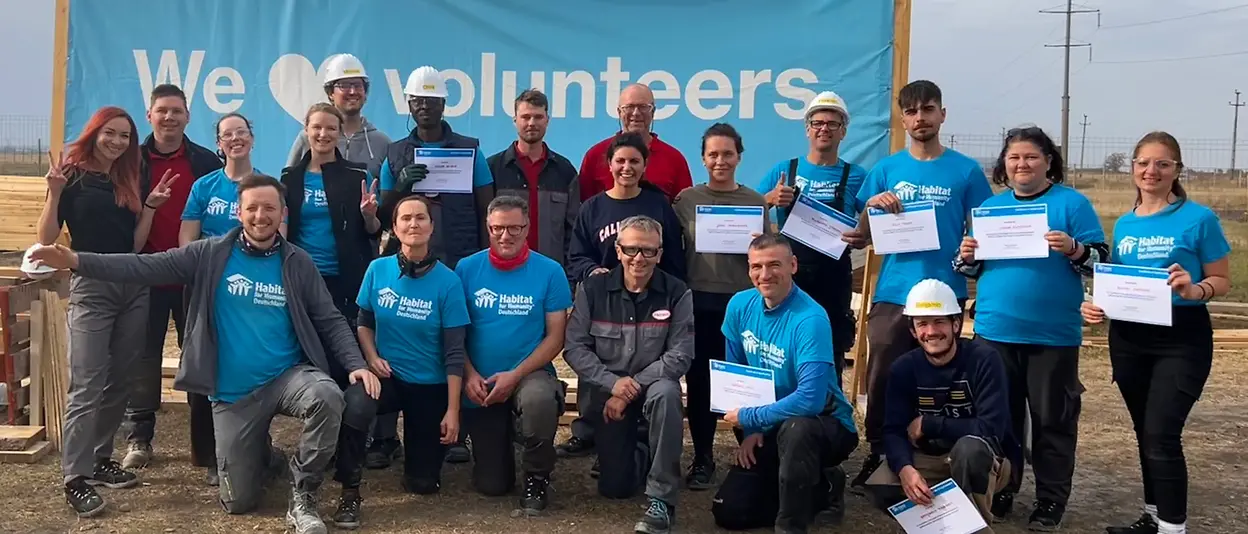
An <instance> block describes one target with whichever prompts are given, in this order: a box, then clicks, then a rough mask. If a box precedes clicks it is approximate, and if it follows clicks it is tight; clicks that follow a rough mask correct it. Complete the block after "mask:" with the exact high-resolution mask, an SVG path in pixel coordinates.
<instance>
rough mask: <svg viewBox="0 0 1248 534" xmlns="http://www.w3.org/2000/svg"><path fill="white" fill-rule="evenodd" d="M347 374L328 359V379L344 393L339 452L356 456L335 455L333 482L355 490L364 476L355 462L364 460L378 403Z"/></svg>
mask: <svg viewBox="0 0 1248 534" xmlns="http://www.w3.org/2000/svg"><path fill="white" fill-rule="evenodd" d="M348 375H350V373H348V372H347V370H346V369H345V368H344V367H343V366H342V364H341V363H339V362H338V360H337V359H335V358H334V357H333V356H330V357H329V376H330V378H333V379H334V383H335V384H337V385H338V389H341V390H342V392H343V395H342V397H343V406H344V407H343V410H342V423H341V424H340V425H339V427H338V451H345V450H347V449H352V450H353V451H354V452H356V454H344V453H342V452H339V453H338V455H337V456H336V458H335V461H334V467H335V468H336V473H335V475H334V480H337V481H338V482H341V483H343V485H344V486H348V487H355V486H358V485H359V484H360V479H361V477H362V476H363V464H362V463H361V462H359V461H356V459H357V458H359V459H360V460H361V461H362V460H363V458H364V450H365V449H364V448H365V447H366V444H365V442H366V441H367V436H368V429H369V426H370V425H372V423H373V419H375V418H376V417H377V404H378V401H377V400H374V399H373V398H372V397H369V396H368V392H367V391H364V383H363V382H356V383H355V384H352V383H351V378H350V377H349V376H348ZM439 421H440V420H439ZM359 436H364V437H365V439H364V440H360V439H358V437H359Z"/></svg>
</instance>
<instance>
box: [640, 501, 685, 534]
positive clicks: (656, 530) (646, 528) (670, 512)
mask: <svg viewBox="0 0 1248 534" xmlns="http://www.w3.org/2000/svg"><path fill="white" fill-rule="evenodd" d="M675 523H676V508H675V507H674V506H671V505H669V504H667V503H666V502H664V501H663V500H661V499H655V498H654V497H651V498H650V507H649V508H646V513H645V515H643V516H641V521H638V522H637V524H636V525H634V526H633V531H634V532H636V533H637V534H667V533H668V532H671V531H672V526H673V525H674V524H675Z"/></svg>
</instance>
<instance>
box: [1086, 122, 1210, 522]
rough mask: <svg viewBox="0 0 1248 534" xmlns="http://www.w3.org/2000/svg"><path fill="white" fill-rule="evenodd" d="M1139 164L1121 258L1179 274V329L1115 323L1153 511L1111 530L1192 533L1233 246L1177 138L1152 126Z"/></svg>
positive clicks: (1122, 382)
mask: <svg viewBox="0 0 1248 534" xmlns="http://www.w3.org/2000/svg"><path fill="white" fill-rule="evenodd" d="M1131 170H1132V175H1133V178H1134V181H1135V187H1136V192H1137V196H1136V201H1135V209H1133V210H1131V211H1130V212H1127V213H1126V214H1124V215H1123V216H1122V217H1120V218H1119V219H1118V222H1117V223H1115V224H1114V248H1113V250H1112V252H1113V257H1112V260H1111V262H1112V263H1114V264H1120V265H1127V266H1135V267H1149V268H1160V269H1165V270H1167V271H1169V277H1168V279H1167V282H1168V284H1169V286H1170V288H1171V292H1172V294H1171V302H1172V304H1173V306H1172V309H1171V315H1170V326H1157V325H1151V324H1143V323H1137V322H1129V321H1124V320H1113V321H1110V324H1109V357H1110V363H1111V364H1112V366H1113V378H1114V382H1115V383H1117V384H1118V390H1119V392H1121V393H1122V399H1123V401H1124V402H1125V403H1126V405H1127V411H1128V412H1130V414H1131V422H1132V424H1133V425H1134V426H1135V437H1136V440H1137V441H1138V442H1139V448H1140V467H1141V474H1142V475H1143V479H1144V512H1145V513H1144V514H1143V515H1142V516H1140V518H1139V519H1138V520H1136V522H1135V523H1133V524H1131V525H1128V526H1114V527H1109V528H1107V529H1106V532H1108V533H1109V534H1142V533H1149V534H1151V533H1161V534H1182V533H1186V532H1187V463H1186V461H1185V460H1184V458H1183V441H1182V434H1183V425H1184V424H1185V423H1186V421H1187V416H1188V414H1189V413H1191V410H1192V406H1193V405H1194V404H1195V403H1196V401H1197V399H1199V398H1200V394H1201V390H1203V389H1204V386H1205V380H1206V379H1208V378H1209V370H1210V367H1211V366H1212V363H1213V326H1212V324H1211V322H1210V319H1209V309H1208V308H1207V307H1206V306H1205V303H1206V302H1208V301H1209V300H1210V299H1213V298H1214V297H1217V296H1219V295H1225V294H1226V292H1227V291H1229V290H1230V287H1231V281H1230V278H1229V272H1230V260H1229V255H1230V251H1231V247H1230V244H1229V243H1227V240H1226V235H1225V234H1224V233H1223V231H1222V224H1221V222H1219V220H1218V216H1217V214H1215V213H1214V212H1213V210H1210V209H1209V208H1208V207H1205V206H1203V205H1200V204H1197V203H1196V202H1195V201H1193V200H1190V199H1188V198H1187V194H1186V193H1185V192H1184V191H1183V185H1182V184H1180V183H1179V173H1180V171H1182V170H1183V156H1182V153H1181V152H1180V150H1179V142H1178V141H1176V140H1175V139H1174V137H1173V136H1171V135H1170V134H1168V133H1165V132H1152V133H1150V134H1148V135H1145V136H1144V138H1143V139H1140V142H1139V143H1137V144H1136V145H1135V153H1134V154H1133V156H1132V159H1131ZM1098 276H1099V275H1098ZM1094 283H1100V282H1098V281H1094ZM1082 311H1083V317H1084V319H1086V320H1087V321H1088V322H1089V323H1093V324H1096V323H1101V322H1103V321H1105V319H1106V316H1107V314H1106V310H1105V309H1103V308H1102V307H1099V306H1096V305H1094V304H1093V303H1091V302H1084V303H1083V309H1082ZM1111 315H1112V313H1111Z"/></svg>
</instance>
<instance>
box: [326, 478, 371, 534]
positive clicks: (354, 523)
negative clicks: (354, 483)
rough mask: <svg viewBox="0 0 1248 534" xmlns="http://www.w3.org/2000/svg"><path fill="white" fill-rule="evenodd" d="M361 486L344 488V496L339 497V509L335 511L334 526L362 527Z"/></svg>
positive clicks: (348, 528)
mask: <svg viewBox="0 0 1248 534" xmlns="http://www.w3.org/2000/svg"><path fill="white" fill-rule="evenodd" d="M363 503H364V499H362V498H360V488H342V497H340V498H339V499H338V510H337V511H335V512H334V518H333V519H334V526H335V527H338V528H344V529H347V530H355V529H357V528H360V505H361V504H363Z"/></svg>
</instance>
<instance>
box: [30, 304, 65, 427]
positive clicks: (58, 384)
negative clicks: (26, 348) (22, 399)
mask: <svg viewBox="0 0 1248 534" xmlns="http://www.w3.org/2000/svg"><path fill="white" fill-rule="evenodd" d="M31 314H32V316H33V317H34V327H33V332H32V333H31V348H32V350H33V351H34V353H35V358H33V360H34V365H33V366H32V367H33V369H32V370H31V378H32V380H31V389H32V391H31V393H32V395H31V413H30V419H31V421H32V422H39V421H42V422H43V424H44V425H45V426H46V427H47V428H48V441H50V442H51V443H52V446H53V447H55V448H56V449H57V450H60V448H61V429H62V428H64V421H65V406H66V404H67V402H68V396H69V303H68V301H67V300H66V299H63V298H61V297H60V295H58V294H57V293H56V292H55V291H49V290H46V289H45V290H42V291H40V295H39V300H37V301H35V302H32V303H31Z"/></svg>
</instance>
